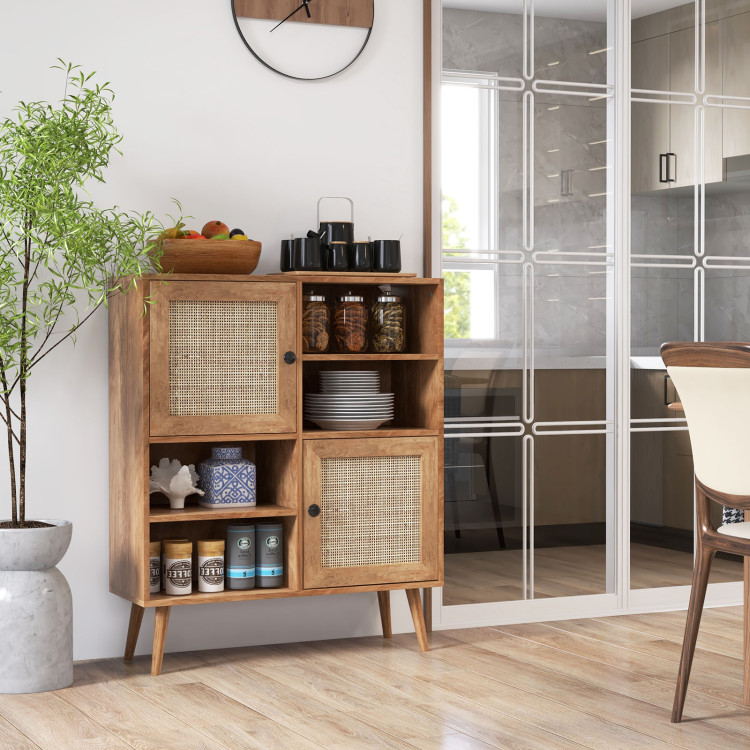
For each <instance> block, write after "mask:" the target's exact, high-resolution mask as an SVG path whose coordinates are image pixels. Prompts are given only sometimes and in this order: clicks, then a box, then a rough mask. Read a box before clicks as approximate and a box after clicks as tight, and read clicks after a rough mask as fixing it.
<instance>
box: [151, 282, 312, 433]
mask: <svg viewBox="0 0 750 750" xmlns="http://www.w3.org/2000/svg"><path fill="white" fill-rule="evenodd" d="M151 293H152V295H153V296H154V300H155V304H154V305H152V306H150V308H149V314H150V325H149V330H150V378H149V380H150V403H151V418H150V430H151V435H154V436H157V435H241V434H247V433H261V432H295V430H296V402H297V396H296V394H297V385H296V384H297V364H296V363H292V364H287V363H286V362H285V361H284V355H285V353H286V352H294V351H295V341H296V309H295V308H296V305H295V300H296V294H295V286H294V284H285V283H272V282H271V283H264V282H249V281H245V282H243V281H236V282H235V281H199V280H196V281H164V282H158V281H155V282H151Z"/></svg>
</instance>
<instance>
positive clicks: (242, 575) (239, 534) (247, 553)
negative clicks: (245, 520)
mask: <svg viewBox="0 0 750 750" xmlns="http://www.w3.org/2000/svg"><path fill="white" fill-rule="evenodd" d="M225 565H226V586H227V588H228V589H234V590H246V589H254V588H255V526H254V524H246V525H242V526H227V549H226V561H225Z"/></svg>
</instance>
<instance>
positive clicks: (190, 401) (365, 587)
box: [109, 274, 443, 674]
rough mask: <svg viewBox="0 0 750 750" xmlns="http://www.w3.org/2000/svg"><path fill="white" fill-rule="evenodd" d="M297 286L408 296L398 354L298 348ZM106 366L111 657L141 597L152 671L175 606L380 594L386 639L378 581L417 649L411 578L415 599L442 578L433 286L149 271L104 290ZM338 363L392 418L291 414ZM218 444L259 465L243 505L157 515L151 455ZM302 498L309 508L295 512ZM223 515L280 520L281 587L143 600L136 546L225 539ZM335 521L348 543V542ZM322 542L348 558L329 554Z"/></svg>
mask: <svg viewBox="0 0 750 750" xmlns="http://www.w3.org/2000/svg"><path fill="white" fill-rule="evenodd" d="M303 285H304V286H305V288H307V287H314V288H315V289H316V290H322V291H323V292H324V293H325V294H327V296H328V297H329V299H333V298H334V297H335V295H336V294H337V293H341V292H343V291H348V290H350V289H352V290H356V292H357V293H360V294H364V296H365V300H366V301H367V302H369V301H370V300H371V299H372V297H373V296H374V295H375V293H376V292H377V291H378V289H379V288H380V287H382V286H387V287H389V288H390V289H391V290H393V292H394V293H395V294H398V295H399V296H401V297H402V298H403V299H404V301H405V303H406V308H407V326H408V329H407V333H408V340H407V346H408V349H407V353H404V354H303V353H302V335H301V330H300V329H301V325H300V323H301V310H302V294H303ZM147 301H152V302H153V304H146V303H147ZM109 367H110V374H109V412H110V501H109V502H110V591H111V592H112V593H114V594H117V595H118V596H121V597H123V598H125V599H127V600H128V601H130V602H132V608H131V615H130V625H129V629H128V635H127V642H126V646H125V658H126V659H132V657H133V654H134V651H135V645H136V640H137V638H138V633H139V630H140V625H141V620H142V618H143V613H144V610H145V608H146V607H155V608H156V616H155V624H154V645H153V652H152V665H151V673H152V674H159V673H160V671H161V665H162V659H163V653H164V643H165V638H166V632H167V624H168V621H169V614H170V611H171V608H172V607H173V606H175V605H186V604H210V603H212V602H228V601H249V600H254V599H271V598H278V597H296V596H313V595H320V594H337V593H351V592H377V594H378V602H379V606H380V615H381V620H382V624H383V634H384V636H385V637H389V636H390V633H391V625H390V598H389V597H390V595H389V593H388V592H389V591H390V590H392V589H405V591H406V594H407V598H408V602H409V606H410V610H411V614H412V617H413V619H414V626H415V630H416V634H417V638H418V642H419V646H420V648H421V649H422V650H427V638H426V632H427V631H428V630H429V629H430V607H429V606H426V607H425V610H423V606H422V598H421V597H420V590H422V589H423V590H424V595H425V604H426V605H427V604H428V603H429V602H431V597H430V596H429V594H430V589H431V587H434V586H442V585H443V542H442V540H443V287H442V280H440V279H422V278H415V277H413V276H408V275H388V274H386V275H379V274H363V275H354V274H329V275H325V274H315V275H297V274H283V275H274V276H265V277H264V276H255V277H254V276H218V275H211V276H209V275H205V276H204V275H177V274H174V275H152V276H147V277H145V278H143V279H141V280H139V281H138V285H137V288H136V289H131V290H130V291H129V292H128V293H127V294H125V295H117V296H116V297H114V298H113V300H112V301H111V305H110V316H109ZM342 369H351V370H378V371H379V373H380V380H381V390H382V391H384V392H392V393H394V394H395V416H394V419H393V421H392V422H391V423H390V424H389V425H387V426H385V427H381V428H380V429H377V430H368V431H348V432H341V431H326V430H321V429H318V428H317V427H315V426H314V425H313V424H311V423H308V422H306V421H304V419H303V411H302V402H303V394H304V393H306V392H311V391H315V392H317V390H318V388H317V386H318V373H319V372H321V371H322V370H342ZM218 443H232V444H235V445H241V446H242V447H243V454H244V456H245V457H246V458H249V459H251V460H252V461H253V462H254V463H255V464H256V466H257V477H258V478H257V492H258V503H257V506H256V507H254V508H234V509H232V508H227V509H224V508H222V509H213V508H203V507H200V506H198V505H195V504H190V502H191V501H192V502H195V500H196V496H193V497H192V498H188V503H187V504H186V507H185V509H184V510H170V509H169V507H168V505H166V504H165V503H163V501H160V500H159V498H160V497H161V496H159V495H152V496H151V497H150V496H149V467H150V466H152V465H154V464H156V463H158V462H159V460H160V459H161V458H163V457H168V458H177V459H179V460H180V461H181V462H182V463H183V464H185V463H194V464H196V465H197V464H198V463H199V462H200V461H201V460H203V459H204V458H207V457H208V456H209V454H210V450H211V446H212V445H216V444H218ZM372 457H376V458H377V461H378V464H377V466H378V469H377V473H375V474H373V469H372ZM368 459H369V460H368ZM326 462H328V464H326V465H327V466H328V470H327V471H325V472H322V471H321V466H322V465H323V464H324V463H326ZM341 466H344V467H345V470H346V472H347V475H348V476H349V477H350V478H351V477H352V476H354V477H357V472H358V471H363V472H364V471H367V472H368V473H367V478H368V482H367V483H364V482H362V483H361V484H362V487H366V490H362V489H360V490H359V491H358V492H357V493H356V495H357V497H356V498H355V497H354V496H352V497H348V496H344V495H343V494H342V493H341V492H340V491H337V490H336V489H335V488H337V487H340V485H338V484H337V483H336V471H337V468H336V467H341ZM403 472H407V474H408V473H409V472H410V473H411V479H412V480H413V481H410V482H407V483H404V482H403V481H402V480H403V476H404V474H403ZM381 475H382V477H383V480H382V482H381V481H379V477H380V476H381ZM363 476H364V475H363ZM373 477H375V478H374V479H373ZM326 483H328V485H326ZM407 485H408V487H407ZM160 502H162V504H159V503H160ZM313 504H316V505H319V506H321V512H320V514H319V515H313V514H312V513H310V514H308V512H307V509H308V508H309V506H310V505H313ZM394 518H396V519H398V524H396V527H397V528H396V529H395V530H394V524H393V519H394ZM238 520H239V521H242V520H245V521H249V522H254V521H258V520H273V521H277V522H278V521H280V522H281V523H282V524H283V529H284V583H283V585H282V587H280V588H260V589H258V588H256V589H251V590H248V591H237V590H225V591H223V592H217V593H197V588H196V587H195V586H194V587H193V591H194V593H192V594H189V595H186V596H167V595H166V594H164V593H160V594H149V541H156V540H162V539H168V538H180V537H185V538H187V539H190V540H191V541H193V542H194V543H195V542H196V541H197V540H198V539H206V538H224V537H225V536H226V526H227V525H228V524H229V523H233V522H237V521H238ZM334 526H335V533H333V531H332V529H333V527H334ZM347 526H348V529H350V530H351V534H350V535H349V537H350V539H354V538H356V539H357V540H358V541H357V543H356V544H346V540H347V535H348V533H347V532H348V530H347ZM342 539H343V540H344V543H343V545H342V541H341V540H342ZM362 540H365V542H362ZM368 540H369V542H370V543H368ZM334 544H335V545H337V548H338V547H339V546H343V547H345V548H346V549H345V553H342V554H331V549H332V547H333V545H334ZM194 546H195V545H194ZM194 568H195V566H194ZM259 614H260V613H259Z"/></svg>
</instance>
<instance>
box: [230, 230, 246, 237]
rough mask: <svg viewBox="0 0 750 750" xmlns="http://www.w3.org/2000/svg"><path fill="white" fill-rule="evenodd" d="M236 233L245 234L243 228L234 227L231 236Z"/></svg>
mask: <svg viewBox="0 0 750 750" xmlns="http://www.w3.org/2000/svg"><path fill="white" fill-rule="evenodd" d="M235 234H245V233H244V232H243V231H242V230H241V229H233V230H232V231H231V232H230V233H229V236H230V237H234V235H235Z"/></svg>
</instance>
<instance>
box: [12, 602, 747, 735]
mask: <svg viewBox="0 0 750 750" xmlns="http://www.w3.org/2000/svg"><path fill="white" fill-rule="evenodd" d="M703 619H704V622H703V626H702V636H701V637H699V639H698V645H697V650H696V654H695V661H694V666H693V675H692V678H691V689H690V691H689V692H688V697H687V702H686V706H685V719H686V720H685V721H684V722H683V723H682V724H679V725H674V724H670V722H669V710H670V708H671V703H672V691H673V688H674V676H675V674H676V671H677V662H678V659H679V652H680V644H681V642H682V628H683V626H684V622H685V612H663V613H653V614H645V615H625V616H617V617H608V618H596V619H586V620H570V621H566V622H549V623H537V624H524V625H506V626H498V627H494V628H473V629H466V630H450V631H441V632H439V633H434V634H433V635H432V636H430V637H429V642H430V647H431V650H430V651H429V652H428V653H423V654H420V653H418V652H417V651H415V649H414V646H413V635H410V634H397V635H394V636H393V638H392V639H390V640H383V639H382V638H381V637H380V636H372V637H368V638H351V639H345V640H337V641H316V642H314V643H291V644H285V645H278V646H259V647H255V648H243V649H223V650H216V651H206V652H200V653H182V654H172V655H171V656H170V659H169V660H168V661H167V662H165V664H166V665H167V671H166V673H165V674H163V675H162V676H161V677H159V679H158V680H154V679H151V678H150V677H149V676H148V673H149V666H150V664H149V661H150V659H149V657H147V656H136V657H135V660H134V662H133V663H132V664H125V663H123V662H122V661H121V660H119V659H112V660H105V661H92V662H82V663H77V664H76V667H75V680H74V683H73V685H72V686H71V687H69V688H66V689H64V690H60V691H57V692H56V693H42V694H36V695H0V746H2V747H3V748H5V747H8V748H14V749H15V748H19V749H21V748H23V749H24V750H25V749H26V748H32V749H36V748H40V749H41V750H66V749H67V748H70V749H71V750H73V749H74V748H75V749H76V750H77V749H78V748H83V747H96V748H100V747H101V748H138V750H163V749H164V748H178V747H179V748H223V749H224V750H228V749H229V748H264V747H279V748H284V749H285V750H286V749H287V748H289V749H291V750H296V749H297V748H299V749H300V750H309V749H310V748H326V749H329V748H334V749H335V750H344V749H346V750H359V748H400V749H401V750H408V749H409V748H428V749H429V750H437V749H438V748H447V749H448V750H457V749H458V750H461V749H464V748H466V749H469V750H477V749H486V748H523V749H524V750H581V748H591V749H592V750H593V749H596V750H600V749H603V748H617V749H618V750H635V749H636V748H639V749H640V748H654V749H656V748H683V749H684V750H695V749H696V748H706V749H707V750H708V749H709V748H711V749H713V748H717V749H719V750H729V749H730V748H731V749H734V748H743V747H750V713H748V710H747V709H745V708H743V706H742V660H741V657H740V653H741V652H740V649H739V648H738V645H739V643H740V641H741V638H742V628H743V622H742V620H743V614H742V608H741V607H729V608H720V609H707V610H706V611H705V613H704V618H703ZM716 644H719V646H718V647H719V651H716V650H714V647H715V646H716ZM724 644H733V645H734V648H733V649H731V655H725V654H723V653H722V652H723V651H724ZM687 719H689V721H688V720H687Z"/></svg>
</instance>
